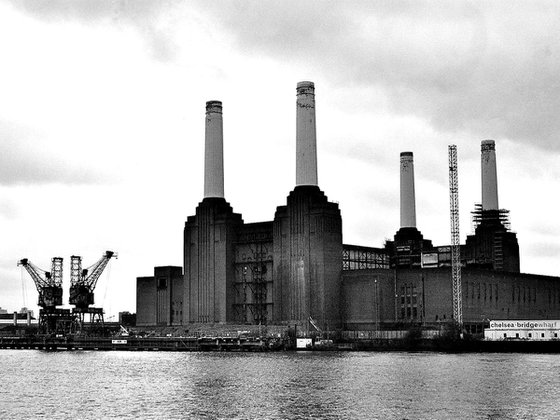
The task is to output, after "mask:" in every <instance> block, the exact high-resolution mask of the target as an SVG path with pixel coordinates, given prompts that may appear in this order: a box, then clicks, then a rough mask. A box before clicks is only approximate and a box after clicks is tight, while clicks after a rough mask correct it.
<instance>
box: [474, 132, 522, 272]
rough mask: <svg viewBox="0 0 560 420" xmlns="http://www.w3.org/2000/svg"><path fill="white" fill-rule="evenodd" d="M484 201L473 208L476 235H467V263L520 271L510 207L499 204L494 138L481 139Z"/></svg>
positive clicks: (517, 244) (498, 269)
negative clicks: (510, 220) (510, 225)
mask: <svg viewBox="0 0 560 420" xmlns="http://www.w3.org/2000/svg"><path fill="white" fill-rule="evenodd" d="M480 163H481V180H482V183H481V189H482V204H481V205H478V206H477V207H476V208H475V210H474V212H473V221H474V224H475V226H476V229H475V233H474V235H469V236H467V242H466V245H465V256H464V257H465V260H466V263H467V264H468V265H474V266H479V267H482V268H490V269H493V270H497V271H510V272H516V273H518V272H519V268H520V267H519V243H518V242H517V235H516V234H515V233H514V232H511V231H510V230H509V211H508V210H504V209H500V208H499V206H498V176H497V169H496V144H495V142H494V140H483V141H482V142H481V162H480Z"/></svg>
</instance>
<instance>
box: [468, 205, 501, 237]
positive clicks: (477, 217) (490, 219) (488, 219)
mask: <svg viewBox="0 0 560 420" xmlns="http://www.w3.org/2000/svg"><path fill="white" fill-rule="evenodd" d="M471 214H472V227H473V232H474V231H475V230H476V228H477V227H478V226H479V225H481V224H498V223H500V224H502V225H503V226H504V227H505V228H506V230H507V231H509V230H510V221H509V210H506V209H498V210H484V209H483V208H482V204H480V203H477V204H475V205H474V210H473V211H472V212H471Z"/></svg>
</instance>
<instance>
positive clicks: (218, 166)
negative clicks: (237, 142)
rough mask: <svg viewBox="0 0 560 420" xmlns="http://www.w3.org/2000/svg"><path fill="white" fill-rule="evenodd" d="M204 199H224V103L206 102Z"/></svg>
mask: <svg viewBox="0 0 560 420" xmlns="http://www.w3.org/2000/svg"><path fill="white" fill-rule="evenodd" d="M205 141H206V143H205V151H204V198H210V197H219V198H224V132H223V122H222V102H220V101H208V102H206V138H205Z"/></svg>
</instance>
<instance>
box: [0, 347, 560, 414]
mask: <svg viewBox="0 0 560 420" xmlns="http://www.w3.org/2000/svg"><path fill="white" fill-rule="evenodd" d="M0 378H1V379H2V384H3V386H2V387H1V388H0V418H2V419H4V418H37V417H46V418H92V419H93V418H227V419H232V418H240V419H253V418H269V419H309V418H318V419H339V418H340V419H376V418H378V419H520V418H526V419H533V418H534V419H548V418H550V419H556V418H560V387H559V385H560V355H542V354H535V355H529V354H456V355H448V354H435V353H311V352H310V353H305V352H302V353H268V354H267V353H262V354H261V353H257V354H254V353H253V354H251V353H135V352H122V353H120V352H58V353H49V352H40V351H10V350H3V351H0Z"/></svg>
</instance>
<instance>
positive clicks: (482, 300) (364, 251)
mask: <svg viewBox="0 0 560 420" xmlns="http://www.w3.org/2000/svg"><path fill="white" fill-rule="evenodd" d="M296 92H297V97H296V183H295V187H294V189H293V190H292V191H291V192H290V193H289V195H288V197H287V200H286V203H285V204H283V205H280V206H278V207H277V209H276V212H275V214H274V218H273V220H271V221H265V222H259V223H245V222H244V221H243V218H242V215H241V214H238V213H235V212H234V210H233V208H232V206H231V205H230V204H229V203H228V202H227V201H226V199H225V194H224V171H223V161H224V157H223V141H224V138H223V125H222V124H223V122H222V121H223V114H222V103H221V102H219V101H209V102H207V104H206V119H205V121H206V135H205V173H204V198H203V200H202V201H201V202H200V203H199V205H198V207H197V208H196V211H195V214H194V215H193V216H190V217H188V219H187V221H186V223H185V228H184V241H183V251H184V252H183V255H184V260H183V266H182V267H178V266H168V267H155V268H154V275H153V276H149V277H138V278H137V291H136V292H137V293H136V295H137V325H138V326H156V325H161V326H177V325H189V324H227V323H231V324H254V325H297V326H298V328H299V329H300V330H304V331H305V330H309V329H312V328H316V329H318V330H323V331H324V330H336V329H346V330H372V329H383V328H385V327H387V328H394V327H395V326H396V325H400V326H406V325H409V324H417V323H422V324H434V325H438V324H441V323H444V322H448V321H450V320H451V319H452V314H453V310H452V301H453V299H452V283H451V269H450V265H451V251H450V247H449V245H443V246H434V245H433V244H432V242H431V241H430V240H429V239H425V238H424V236H423V235H422V233H421V232H420V231H419V230H418V229H417V226H416V207H415V192H414V191H415V189H414V163H413V153H412V152H403V153H401V157H400V165H401V184H400V185H401V226H400V228H399V230H398V231H397V232H396V234H395V235H394V239H393V240H391V241H387V242H386V243H385V244H384V245H383V247H379V248H378V247H367V246H358V245H351V244H344V243H343V238H342V217H341V212H340V208H339V205H338V204H337V203H334V202H331V201H329V200H328V198H327V196H326V195H325V193H324V192H323V191H322V190H321V189H320V188H319V184H318V176H317V142H316V120H315V118H316V116H315V86H314V84H313V83H312V82H300V83H298V84H297V89H296ZM481 164H482V191H483V194H482V204H481V205H479V206H477V207H476V208H475V211H474V212H473V219H474V222H475V226H476V229H475V232H474V234H473V235H470V236H468V237H467V241H466V243H465V244H464V245H461V262H462V265H463V274H462V278H463V282H462V291H463V319H464V322H465V325H466V326H467V327H468V328H470V329H471V330H472V331H477V332H479V333H482V331H483V326H485V325H487V324H488V322H489V320H490V319H512V320H513V319H560V278H558V277H552V276H539V275H532V274H523V273H520V270H519V246H518V243H517V236H516V234H515V233H514V232H512V231H511V230H510V228H509V223H508V220H507V219H508V217H507V216H508V211H507V210H503V209H499V207H498V195H497V194H498V193H497V175H496V173H497V172H496V156H495V143H494V141H493V140H484V141H483V142H482V158H481Z"/></svg>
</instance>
